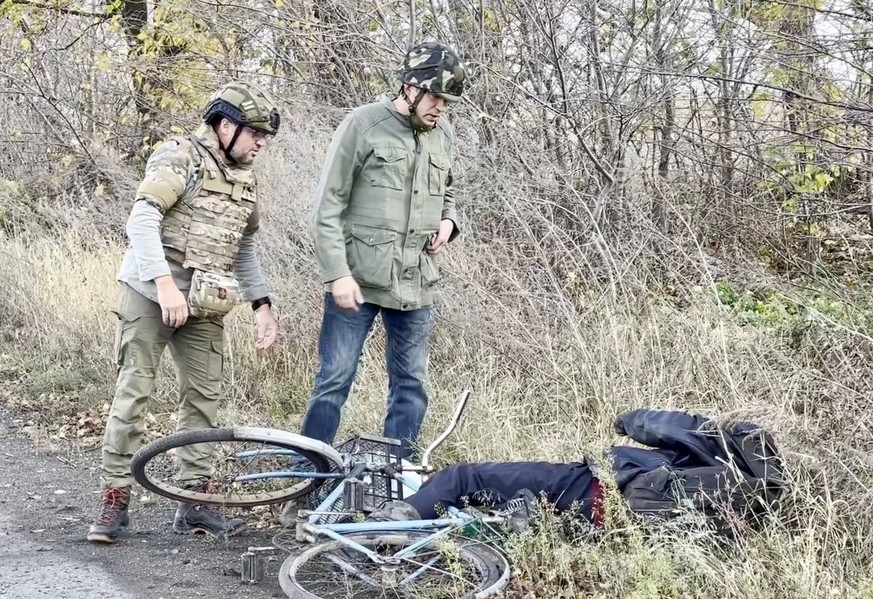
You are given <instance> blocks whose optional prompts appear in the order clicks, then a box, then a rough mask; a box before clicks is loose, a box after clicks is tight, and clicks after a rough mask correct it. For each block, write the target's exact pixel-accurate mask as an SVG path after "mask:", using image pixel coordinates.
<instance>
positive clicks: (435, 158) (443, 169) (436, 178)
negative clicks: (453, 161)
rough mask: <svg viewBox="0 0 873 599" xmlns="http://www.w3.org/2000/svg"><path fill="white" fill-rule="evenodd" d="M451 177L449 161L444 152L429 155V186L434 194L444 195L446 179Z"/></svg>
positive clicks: (429, 190)
mask: <svg viewBox="0 0 873 599" xmlns="http://www.w3.org/2000/svg"><path fill="white" fill-rule="evenodd" d="M448 178H449V161H448V158H446V156H445V155H444V154H431V155H429V156H428V165H427V187H428V192H429V193H430V195H432V196H440V197H442V196H444V195H445V194H446V181H447V180H448Z"/></svg>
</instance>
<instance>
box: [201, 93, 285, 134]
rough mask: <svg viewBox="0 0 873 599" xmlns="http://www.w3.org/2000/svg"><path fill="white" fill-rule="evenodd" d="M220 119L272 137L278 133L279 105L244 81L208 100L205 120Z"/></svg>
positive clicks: (209, 121) (210, 121) (204, 114)
mask: <svg viewBox="0 0 873 599" xmlns="http://www.w3.org/2000/svg"><path fill="white" fill-rule="evenodd" d="M218 116H222V117H224V118H226V119H228V120H229V121H231V122H233V123H236V124H237V125H244V126H247V127H251V128H252V129H257V130H258V131H263V132H264V133H268V134H270V135H275V134H276V133H277V132H278V131H279V111H278V110H277V109H276V103H275V102H274V101H273V100H272V98H270V96H269V95H267V93H266V92H264V91H263V90H261V89H259V88H257V87H255V86H253V85H250V84H248V83H244V82H242V81H233V82H231V83H228V84H227V85H225V86H224V87H222V88H221V89H220V90H218V91H217V92H215V94H214V95H213V96H212V98H211V99H210V100H209V104H207V106H206V110H205V111H204V112H203V120H204V121H206V122H207V123H212V122H213V120H214V119H215V118H216V117H218Z"/></svg>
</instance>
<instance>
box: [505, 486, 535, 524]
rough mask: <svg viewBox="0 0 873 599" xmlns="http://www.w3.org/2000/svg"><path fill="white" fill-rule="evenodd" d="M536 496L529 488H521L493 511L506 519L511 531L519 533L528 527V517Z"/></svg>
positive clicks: (531, 512) (531, 511)
mask: <svg viewBox="0 0 873 599" xmlns="http://www.w3.org/2000/svg"><path fill="white" fill-rule="evenodd" d="M536 501H537V497H536V495H534V494H533V492H532V491H531V490H530V489H521V490H519V491H518V492H517V493H516V494H515V495H513V496H512V497H511V498H510V499H509V501H507V502H506V503H505V504H503V505H502V506H500V507H501V509H499V510H495V513H496V514H498V515H500V516H504V517H505V518H506V519H507V525H508V526H509V529H510V530H511V531H512V532H515V533H521V532H524V531H526V530H527V529H528V528H529V527H530V518H531V515H532V514H533V506H534V505H535V504H536Z"/></svg>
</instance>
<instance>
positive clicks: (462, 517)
mask: <svg viewBox="0 0 873 599" xmlns="http://www.w3.org/2000/svg"><path fill="white" fill-rule="evenodd" d="M470 395H471V392H470V390H464V392H463V393H462V394H461V397H460V399H459V400H458V403H457V405H456V406H455V410H454V413H453V414H452V417H451V419H450V420H449V423H448V425H447V426H446V428H445V430H443V432H442V433H441V434H440V435H439V436H437V438H436V439H434V441H433V442H432V443H431V444H430V445H429V446H428V447H427V449H425V451H424V454H423V455H422V461H421V465H420V466H413V467H404V468H403V469H402V471H401V472H396V471H392V472H391V476H392V478H394V479H395V480H396V481H398V482H399V483H400V484H401V485H403V486H404V487H406V488H409V489H412V490H413V492H416V491H418V489H419V484H418V483H417V482H416V481H414V480H412V479H410V478H408V477H405V476H403V472H419V473H422V474H423V475H427V474H430V473H431V472H433V468H432V467H431V465H430V457H431V455H432V454H433V452H434V450H435V449H436V448H438V447H439V446H440V445H441V444H442V443H443V442H444V441H445V440H446V439H447V438H448V437H449V435H451V434H452V432H453V431H454V430H455V428H457V426H458V423H459V422H460V420H461V415H462V414H463V412H464V409H465V408H466V406H467V402H468V400H469V398H470ZM384 466H385V465H384V464H358V465H356V466H355V467H353V468H351V469H348V468H347V470H346V472H344V473H342V474H340V475H339V477H341V478H342V479H343V480H342V481H341V483H340V484H338V485H337V486H336V488H335V489H334V490H333V491H331V493H329V494H328V495H327V497H325V498H324V500H323V501H322V502H321V503H320V504H319V505H318V506H317V507H316V508H315V509H313V510H305V509H301V510H298V513H297V540H298V541H301V542H303V541H306V542H310V543H314V542H316V540H317V539H318V538H319V537H328V538H330V539H333V540H335V541H339V542H340V543H342V544H343V545H345V546H347V547H349V548H350V549H354V550H355V551H359V552H361V553H363V554H365V555H367V556H368V557H369V558H370V559H372V560H373V561H374V562H376V563H389V562H390V561H391V560H398V559H404V558H408V557H410V556H412V555H414V554H415V552H416V551H418V550H420V549H422V548H424V547H427V546H429V545H431V544H433V543H434V542H436V541H437V540H439V539H441V538H443V537H445V536H447V535H448V534H450V533H451V532H453V531H455V530H458V529H459V528H462V527H464V526H466V525H468V524H470V523H471V522H473V521H480V522H482V523H484V524H497V523H500V522H503V521H504V519H503V518H501V517H499V516H488V517H484V518H475V517H473V516H471V515H469V514H466V513H464V512H462V511H461V510H458V509H457V508H455V507H449V508H447V510H446V512H447V513H446V517H444V518H439V519H433V520H407V521H390V522H384V521H381V522H350V523H333V524H318V520H319V518H320V517H322V516H325V515H331V514H334V513H335V512H331V511H329V510H330V508H331V507H332V506H333V505H334V504H335V503H336V502H337V500H339V499H340V497H342V496H343V493H344V492H345V486H346V483H347V482H348V481H349V480H350V479H355V478H357V477H358V476H360V475H361V474H363V473H365V472H374V473H376V472H379V473H381V472H384V470H383V467H384ZM331 478H335V477H331ZM411 530H416V531H420V530H434V531H436V532H434V533H433V534H430V535H427V536H425V537H423V538H422V539H420V540H418V541H416V542H415V543H413V544H411V545H409V546H408V547H405V548H404V549H402V550H401V551H399V552H397V553H396V554H394V555H391V556H381V555H379V554H377V553H375V552H374V551H372V550H370V549H367V548H366V547H364V546H362V545H360V544H359V543H356V542H355V541H354V540H352V539H349V538H348V537H346V536H343V535H344V534H350V533H367V532H384V533H391V532H404V531H411Z"/></svg>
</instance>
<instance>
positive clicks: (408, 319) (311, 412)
mask: <svg viewBox="0 0 873 599" xmlns="http://www.w3.org/2000/svg"><path fill="white" fill-rule="evenodd" d="M379 312H381V313H382V322H383V324H384V325H385V333H386V335H387V338H388V347H387V351H386V355H385V363H386V366H387V369H388V410H387V413H386V415H385V424H384V428H383V431H382V435H383V436H385V437H390V438H392V439H398V440H400V442H401V444H402V455H403V457H409V456H410V455H411V454H412V443H413V442H414V441H415V440H416V438H417V437H418V432H419V430H420V429H421V422H422V420H424V414H425V412H426V411H427V393H426V392H425V390H424V380H425V378H426V377H427V342H428V339H429V337H430V330H431V313H430V307H425V308H419V309H418V310H408V311H401V310H392V309H389V308H382V307H381V306H377V305H375V304H363V305H361V306H359V308H358V311H357V312H354V311H352V310H342V309H340V307H339V306H337V305H336V303H335V302H334V301H333V296H332V295H331V294H330V293H326V294H325V296H324V318H323V320H322V322H321V333H320V335H319V338H318V355H319V359H320V360H321V368H320V369H319V371H318V374H317V375H316V377H315V388H314V389H313V390H312V396H311V397H310V400H309V408H308V409H307V411H306V416H305V417H304V419H303V428H302V430H301V434H303V435H305V436H307V437H312V438H313V439H318V440H320V441H324V442H325V443H328V444H331V443H333V440H334V437H335V436H336V431H337V429H338V428H339V423H340V411H341V410H342V407H343V404H345V402H346V399H347V398H348V396H349V390H350V389H351V387H352V382H353V381H354V379H355V372H356V371H357V369H358V362H359V361H360V358H361V351H362V350H363V347H364V341H365V340H366V339H367V333H369V331H370V328H371V327H372V326H373V321H374V320H375V318H376V315H377V314H379Z"/></svg>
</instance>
